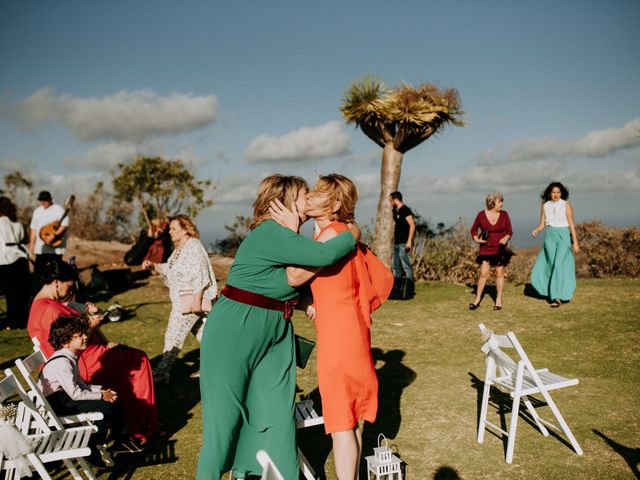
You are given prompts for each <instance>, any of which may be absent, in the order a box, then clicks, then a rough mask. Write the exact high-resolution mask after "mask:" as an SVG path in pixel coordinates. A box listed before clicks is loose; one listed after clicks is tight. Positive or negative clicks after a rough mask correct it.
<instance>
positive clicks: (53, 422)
mask: <svg viewBox="0 0 640 480" xmlns="http://www.w3.org/2000/svg"><path fill="white" fill-rule="evenodd" d="M34 350H35V352H33V353H32V354H31V355H29V356H27V357H26V358H24V359H20V358H19V359H17V360H16V361H15V364H16V367H17V368H18V371H19V372H20V374H21V375H22V377H23V378H24V380H25V382H26V383H27V385H28V386H29V392H28V393H29V397H31V399H32V400H34V403H35V404H36V407H38V409H39V410H40V413H41V414H42V416H43V417H45V418H46V419H47V421H48V423H49V426H50V427H54V428H55V429H56V430H62V429H63V428H64V425H69V424H77V423H89V424H90V423H93V422H95V421H98V420H102V418H103V417H104V416H103V414H102V413H100V412H87V413H80V414H76V415H66V416H58V415H56V413H55V412H54V411H53V408H51V405H50V404H49V402H48V401H47V398H46V397H45V396H44V393H42V390H40V388H39V387H38V384H37V383H36V380H35V379H34V378H33V376H32V375H33V374H34V373H37V372H39V371H40V369H41V367H42V366H43V365H44V364H45V363H46V361H47V359H46V358H45V356H44V353H43V352H42V351H41V350H39V349H38V350H36V349H35V348H34Z"/></svg>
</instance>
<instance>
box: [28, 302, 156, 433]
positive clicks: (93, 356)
mask: <svg viewBox="0 0 640 480" xmlns="http://www.w3.org/2000/svg"><path fill="white" fill-rule="evenodd" d="M76 315H78V312H76V311H75V310H74V309H72V308H70V307H67V306H66V305H63V304H61V303H59V302H56V301H55V300H51V299H48V298H39V299H36V300H34V302H33V304H32V305H31V311H30V312H29V322H28V323H27V331H28V332H29V337H30V338H33V337H37V338H38V340H39V341H40V348H41V349H42V351H43V352H44V354H45V355H46V356H47V358H49V357H50V356H51V355H52V354H53V351H54V350H53V347H52V346H51V344H50V343H49V330H50V329H51V324H52V323H53V322H55V321H56V320H57V319H58V318H60V317H61V316H76ZM78 367H79V368H80V376H81V377H82V379H83V380H84V381H85V382H87V383H93V384H96V385H101V386H104V387H106V388H110V389H112V390H115V391H116V392H117V393H118V401H119V402H120V404H121V405H122V409H123V410H124V416H125V420H126V422H127V427H128V430H129V434H130V435H132V436H134V437H136V438H139V439H140V440H142V441H145V440H147V439H148V438H149V437H151V436H153V435H155V434H156V433H158V412H157V410H156V400H155V393H154V389H153V373H152V372H151V364H150V362H149V357H147V354H146V353H144V352H143V351H142V350H138V349H136V348H131V347H125V346H118V347H114V348H108V347H107V345H106V344H105V343H104V341H102V339H101V338H99V337H98V336H97V335H91V337H89V343H88V345H87V348H86V350H84V351H83V352H82V353H81V354H80V357H79V358H78Z"/></svg>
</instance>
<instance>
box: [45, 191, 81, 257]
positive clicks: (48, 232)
mask: <svg viewBox="0 0 640 480" xmlns="http://www.w3.org/2000/svg"><path fill="white" fill-rule="evenodd" d="M75 201H76V197H75V195H70V196H69V197H68V198H67V199H66V200H65V202H64V213H63V214H62V217H60V220H56V221H55V222H51V223H49V224H48V225H45V226H44V227H42V228H41V229H40V238H41V239H42V241H43V242H44V243H46V244H47V245H49V246H50V247H54V248H56V247H59V246H60V245H62V241H63V240H64V234H62V235H56V230H58V228H60V225H61V224H62V221H63V220H64V219H65V218H66V217H67V215H68V214H69V210H71V207H73V202H75Z"/></svg>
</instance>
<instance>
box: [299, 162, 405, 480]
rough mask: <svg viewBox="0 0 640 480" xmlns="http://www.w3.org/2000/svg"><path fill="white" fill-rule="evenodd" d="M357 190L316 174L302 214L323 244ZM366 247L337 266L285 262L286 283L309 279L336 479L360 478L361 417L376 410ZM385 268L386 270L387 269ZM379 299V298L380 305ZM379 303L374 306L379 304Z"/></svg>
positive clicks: (371, 417)
mask: <svg viewBox="0 0 640 480" xmlns="http://www.w3.org/2000/svg"><path fill="white" fill-rule="evenodd" d="M357 199H358V192H357V190H356V187H355V185H354V184H353V182H352V181H351V180H349V179H348V178H346V177H344V176H342V175H338V174H332V175H325V176H322V177H320V179H319V181H318V183H317V184H316V187H315V188H314V189H313V190H312V191H311V192H309V195H308V197H307V210H306V214H307V216H309V217H311V218H314V219H315V221H316V223H317V226H318V227H319V228H320V231H319V232H318V233H317V235H316V236H315V239H316V240H318V241H320V242H326V241H327V240H330V239H331V238H333V237H335V236H336V235H338V234H339V233H341V232H343V231H345V230H347V225H346V223H349V222H353V221H354V216H353V214H354V210H355V205H356V201H357ZM366 254H367V252H366V250H365V249H364V248H358V249H357V250H356V252H354V253H352V254H349V255H347V256H346V257H344V258H343V259H342V260H340V261H338V262H337V263H336V264H334V265H332V266H330V267H325V268H323V269H322V270H320V269H305V268H300V267H287V277H288V280H289V284H290V285H293V286H298V285H302V284H303V283H305V282H306V281H308V280H310V279H311V292H312V293H313V301H314V305H313V307H310V311H308V312H307V313H308V315H309V316H310V317H312V318H314V320H315V328H316V332H317V348H318V351H317V355H318V385H319V387H320V395H321V397H322V413H323V416H324V425H325V431H326V433H328V434H331V438H332V441H333V452H334V458H335V464H336V473H337V477H338V478H339V479H340V480H344V479H356V478H357V477H358V469H359V461H360V454H361V449H362V431H361V429H360V426H359V422H360V421H362V420H366V421H368V422H372V423H373V422H374V421H375V419H376V413H377V410H378V379H377V377H376V371H375V367H374V362H373V358H372V356H371V335H370V331H369V327H370V325H371V310H370V308H371V307H370V301H369V294H370V292H369V291H367V290H368V287H367V285H370V280H373V281H374V283H375V282H376V279H369V278H368V277H367V278H365V275H366V274H365V272H366V270H367V269H366V267H365V255H366ZM385 272H386V270H385ZM386 273H388V275H386V276H384V278H382V279H381V281H382V283H386V287H385V288H384V289H383V290H386V295H384V298H382V299H378V301H380V300H381V302H384V300H386V297H387V296H388V294H389V291H390V290H391V285H392V282H393V276H392V275H391V273H390V272H386ZM381 302H380V303H381ZM380 303H378V305H380Z"/></svg>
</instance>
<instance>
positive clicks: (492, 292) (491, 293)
mask: <svg viewBox="0 0 640 480" xmlns="http://www.w3.org/2000/svg"><path fill="white" fill-rule="evenodd" d="M467 287H469V288H470V289H471V293H472V294H474V295H475V294H477V293H478V285H477V284H471V283H468V284H467ZM497 296H498V291H497V290H496V286H495V285H486V286H485V287H484V290H483V291H482V297H480V303H482V301H483V299H484V297H489V298H491V300H492V301H493V303H496V297H497Z"/></svg>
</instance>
